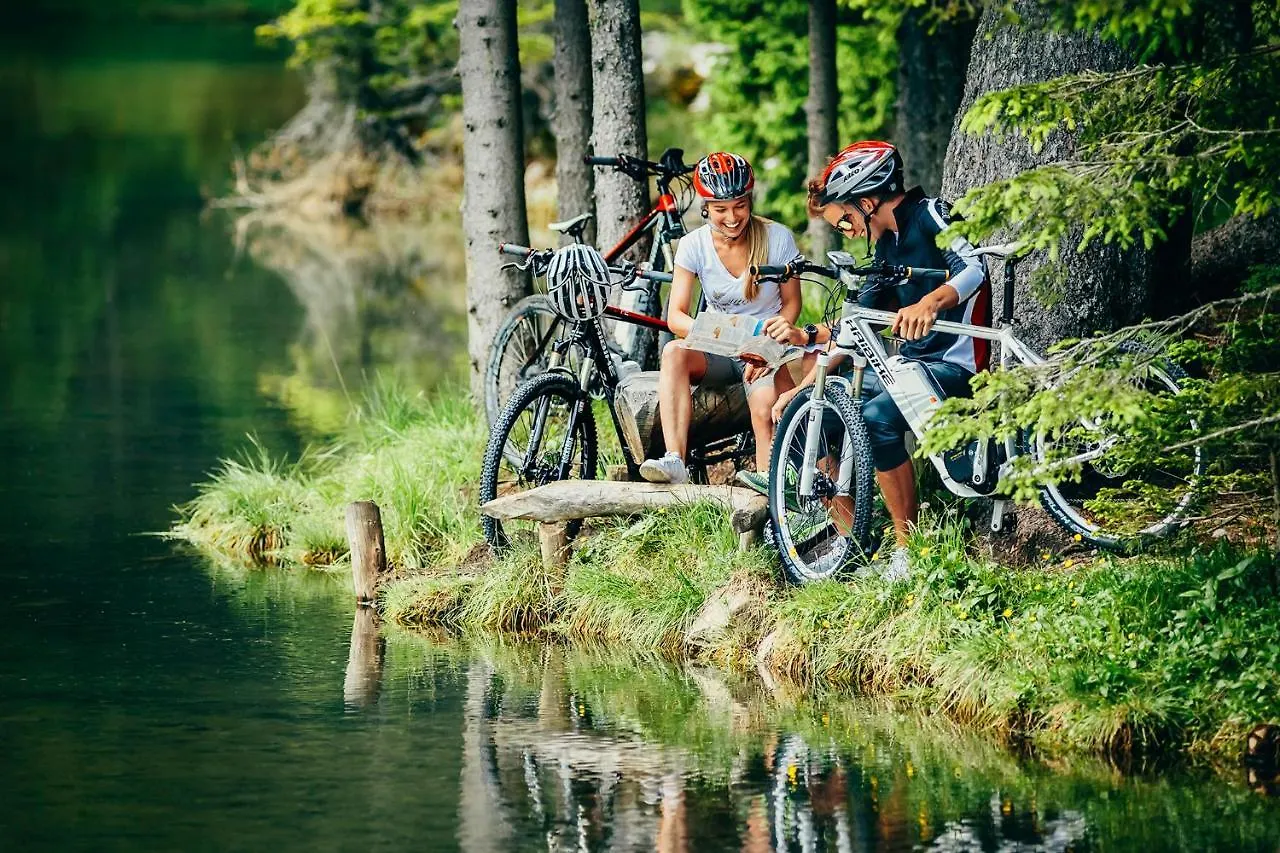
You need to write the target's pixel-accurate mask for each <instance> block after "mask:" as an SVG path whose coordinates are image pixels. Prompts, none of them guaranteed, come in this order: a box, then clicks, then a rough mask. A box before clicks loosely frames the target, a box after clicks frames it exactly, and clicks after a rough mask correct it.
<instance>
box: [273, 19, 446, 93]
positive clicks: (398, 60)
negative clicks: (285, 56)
mask: <svg viewBox="0 0 1280 853" xmlns="http://www.w3.org/2000/svg"><path fill="white" fill-rule="evenodd" d="M457 8H458V4H457V2H456V0H433V2H428V3H413V2H407V0H388V2H380V3H376V4H368V3H362V2H359V0H297V2H296V3H295V4H294V6H293V8H292V9H290V10H289V11H288V12H286V13H285V14H284V15H281V16H280V17H279V18H277V19H276V20H275V21H273V22H271V23H269V24H264V25H262V26H260V27H259V28H258V35H259V37H261V38H262V39H264V40H267V41H276V40H288V41H289V42H291V43H292V44H293V56H292V58H291V59H290V64H291V65H293V66H294V67H297V68H304V69H307V70H309V71H311V72H313V73H315V74H318V75H321V76H326V77H331V78H332V80H333V81H334V83H336V86H337V91H338V94H339V95H340V96H341V97H343V98H345V99H347V100H349V101H351V102H352V103H355V104H356V105H358V106H359V107H360V108H361V109H362V110H363V111H365V112H366V113H367V114H370V115H375V116H378V117H382V118H396V117H398V116H399V114H400V113H401V111H402V110H403V109H404V108H405V107H408V106H411V105H413V104H414V103H415V102H417V101H421V99H422V97H423V95H424V94H425V93H424V87H425V88H429V89H433V90H440V91H445V90H447V89H450V88H451V84H449V83H447V82H446V78H449V77H450V76H451V75H450V73H449V72H450V69H451V68H452V67H453V65H454V63H456V62H457V58H458V36H457V31H456V30H455V29H454V26H453V18H454V16H455V15H456V14H457ZM415 117H417V116H415Z"/></svg>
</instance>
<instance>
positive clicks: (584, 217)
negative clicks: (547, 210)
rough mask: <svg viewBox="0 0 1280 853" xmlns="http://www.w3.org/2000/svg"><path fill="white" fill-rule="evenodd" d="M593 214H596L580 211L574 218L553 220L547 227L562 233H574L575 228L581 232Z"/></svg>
mask: <svg viewBox="0 0 1280 853" xmlns="http://www.w3.org/2000/svg"><path fill="white" fill-rule="evenodd" d="M593 216H594V214H591V213H579V214H578V215H577V216H575V217H573V218H572V219H566V220H565V221H564V222H552V223H551V224H550V225H548V226H547V227H548V228H550V229H551V230H552V231H555V232H557V233H560V234H572V233H573V232H574V231H575V230H577V231H579V232H580V231H581V230H582V229H583V228H585V227H586V225H587V223H588V222H590V221H591V219H592V218H593Z"/></svg>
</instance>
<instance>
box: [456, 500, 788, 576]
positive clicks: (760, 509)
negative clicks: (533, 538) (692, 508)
mask: <svg viewBox="0 0 1280 853" xmlns="http://www.w3.org/2000/svg"><path fill="white" fill-rule="evenodd" d="M698 501H712V502H714V503H719V504H722V505H723V506H725V508H726V509H728V510H729V523H730V524H732V525H733V530H734V532H735V533H737V534H738V549H739V550H742V551H745V550H746V549H748V548H750V547H751V546H752V545H753V544H754V543H755V540H756V537H757V534H758V533H759V531H760V529H761V528H762V527H763V526H764V522H765V518H766V517H767V516H768V503H767V501H766V500H765V497H764V495H761V494H759V493H757V492H754V491H752V490H751V489H744V488H741V487H739V486H694V485H683V486H667V485H659V484H657V483H618V482H613V481H609V480H560V481H557V482H555V483H548V484H546V485H545V486H538V487H537V488H536V489H530V490H529V491H527V492H517V493H516V494H513V495H505V496H503V497H500V498H495V499H494V500H491V501H489V502H488V503H486V504H485V505H484V506H482V507H480V512H481V513H483V514H484V515H487V516H489V517H491V518H496V519H499V520H501V521H507V520H510V519H523V520H525V521H536V522H538V542H539V545H540V547H541V549H542V562H543V565H544V566H546V567H547V568H549V569H552V568H559V567H561V566H563V565H564V564H565V563H566V562H567V561H568V559H569V540H568V537H567V536H566V535H565V528H564V522H566V521H576V520H578V519H584V518H602V517H606V516H620V515H638V514H640V513H642V512H645V511H646V510H651V509H660V508H662V507H670V506H679V505H681V504H690V503H695V502H698Z"/></svg>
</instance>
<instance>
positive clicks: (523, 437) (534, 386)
mask: <svg viewBox="0 0 1280 853" xmlns="http://www.w3.org/2000/svg"><path fill="white" fill-rule="evenodd" d="M596 458H597V447H596V422H595V418H594V415H593V414H592V411H591V400H590V398H589V397H588V398H584V395H583V394H582V390H581V389H580V388H579V387H578V385H577V383H576V382H575V381H574V380H573V379H572V378H570V377H569V376H567V375H566V374H564V373H561V372H555V373H547V374H544V375H542V376H539V377H538V378H536V379H533V380H531V381H529V382H526V383H524V384H522V385H520V386H519V387H518V388H517V389H516V390H515V393H514V394H512V395H511V399H510V400H508V401H507V405H506V406H505V407H504V408H503V410H502V413H501V414H500V415H499V416H498V420H497V421H495V422H494V424H493V427H492V429H490V431H489V443H488V445H487V446H486V447H485V452H484V464H483V465H482V466H481V469H480V504H481V505H482V506H483V505H484V504H486V503H488V502H489V501H491V500H493V499H495V498H498V497H504V496H506V495H510V494H515V493H517V492H523V491H526V490H528V489H532V488H535V487H537V486H542V485H545V484H547V483H551V482H554V481H556V480H560V479H583V480H591V479H594V478H595V474H596ZM562 461H563V462H567V465H562ZM566 469H567V470H566ZM562 470H565V476H561V472H562ZM481 524H482V526H483V527H484V538H485V540H486V541H488V543H489V545H490V547H492V548H494V549H495V550H499V551H500V550H503V549H505V548H507V547H508V546H509V545H510V544H511V541H512V537H513V536H518V535H523V534H524V533H528V534H530V535H532V533H533V529H534V523H533V522H520V521H507V522H505V523H504V522H502V521H499V520H498V519H496V518H490V517H489V516H481ZM581 526H582V522H580V521H571V522H569V524H568V525H567V528H568V529H567V533H568V535H569V536H571V537H572V536H575V535H577V532H578V529H579V528H580V527H581Z"/></svg>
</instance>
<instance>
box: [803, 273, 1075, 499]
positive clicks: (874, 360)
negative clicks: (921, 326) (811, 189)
mask: <svg viewBox="0 0 1280 853" xmlns="http://www.w3.org/2000/svg"><path fill="white" fill-rule="evenodd" d="M895 316H896V315H895V314H894V313H893V312H892V311H881V310H877V309H874V308H865V307H863V306H861V305H859V304H858V302H857V290H856V289H851V290H849V291H848V296H847V298H846V300H845V303H844V310H843V313H842V315H841V318H840V324H839V331H838V333H837V335H836V338H835V345H834V349H833V348H831V347H828V349H827V350H826V351H824V352H823V353H821V354H820V355H819V356H818V375H819V376H821V377H823V378H825V376H826V373H827V370H828V368H829V367H830V365H831V362H832V360H833V359H834V357H835V356H836V355H841V354H847V355H852V356H853V366H854V382H853V396H854V399H860V398H861V396H862V383H863V377H864V375H865V371H866V369H867V367H868V366H869V367H870V368H871V369H872V370H873V371H874V372H875V374H876V376H877V377H879V379H880V382H881V384H882V385H883V386H884V389H885V390H886V391H887V392H888V393H889V396H890V397H892V398H893V401H894V402H895V403H897V404H898V408H899V411H901V412H902V413H903V417H904V418H906V420H907V425H908V426H910V427H911V432H912V433H913V434H914V435H915V436H916V438H917V439H920V438H923V437H924V433H925V429H926V427H927V422H926V421H925V420H923V419H920V418H918V417H914V416H913V414H914V410H915V407H914V406H911V405H908V404H907V400H906V393H907V392H906V390H905V389H904V388H903V387H902V386H901V385H900V384H899V383H898V382H897V381H896V380H895V378H894V376H893V373H892V372H891V371H890V370H889V369H888V366H887V364H886V361H887V360H888V358H889V353H888V352H887V351H886V350H885V348H884V345H883V344H882V343H881V337H880V335H878V334H876V332H875V329H876V328H885V327H888V326H892V325H893V321H894V318H895ZM933 330H934V331H938V332H943V333H946V334H952V335H957V336H964V337H970V338H978V339H980V340H986V341H991V342H992V343H993V344H996V345H997V346H998V347H999V351H1000V366H1001V367H1002V368H1005V367H1008V365H1009V362H1010V360H1011V359H1012V360H1014V361H1016V362H1018V363H1019V364H1030V365H1035V364H1042V363H1043V362H1044V359H1043V358H1041V357H1040V355H1039V354H1038V353H1036V352H1035V350H1033V349H1031V347H1029V346H1027V345H1026V344H1024V343H1023V342H1022V341H1020V340H1019V339H1018V338H1017V336H1015V335H1014V334H1013V329H1012V327H1011V325H1009V324H1007V323H1004V322H1002V323H1001V324H1000V325H999V326H998V327H996V328H991V327H989V326H977V325H974V324H972V323H956V322H953V321H949V320H939V321H937V322H936V323H934V324H933ZM818 393H819V391H818V384H817V382H816V381H815V389H814V396H815V397H817V398H818V399H819V400H822V399H823V398H822V397H820V396H818ZM932 402H936V400H932ZM813 429H814V427H813V426H812V425H811V426H810V431H813ZM814 438H815V441H816V436H815V437H814ZM809 452H810V451H809V450H808V446H807V445H806V454H805V456H806V458H805V469H804V471H802V472H801V494H802V495H804V494H809V493H811V491H812V487H811V486H809V488H808V490H807V491H806V485H807V484H806V482H805V481H806V480H809V481H812V479H813V472H812V468H811V467H810V460H809V459H808V455H809ZM978 452H979V456H980V458H979V459H978V460H976V461H975V466H974V467H975V469H977V470H978V471H979V472H985V471H986V467H987V464H986V463H987V459H986V445H985V443H982V444H979V446H978ZM1017 453H1018V448H1017V446H1016V443H1015V442H1014V441H1013V439H1012V438H1009V439H1006V440H1005V454H1006V455H1005V458H1006V459H1012V458H1013V457H1014V456H1015V455H1017ZM1095 455H1097V454H1095ZM1086 458H1092V457H1085V456H1082V457H1081V460H1082V461H1083V460H1084V459H1086ZM929 459H930V460H932V462H933V465H934V467H935V468H937V470H938V473H939V474H940V475H941V476H942V480H943V482H944V483H945V484H946V486H947V489H948V490H949V491H951V492H952V493H953V494H957V495H960V496H962V497H986V495H984V494H983V493H981V492H977V491H975V490H973V489H971V488H969V487H968V486H966V485H964V484H962V483H958V482H956V481H955V480H954V479H953V478H952V477H951V475H950V473H949V472H948V471H947V466H946V464H945V463H944V461H943V459H942V457H941V456H939V455H937V454H934V455H932V456H930V457H929ZM812 461H814V462H816V460H812ZM977 476H979V477H980V476H982V474H981V473H980V474H978V475H977Z"/></svg>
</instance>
